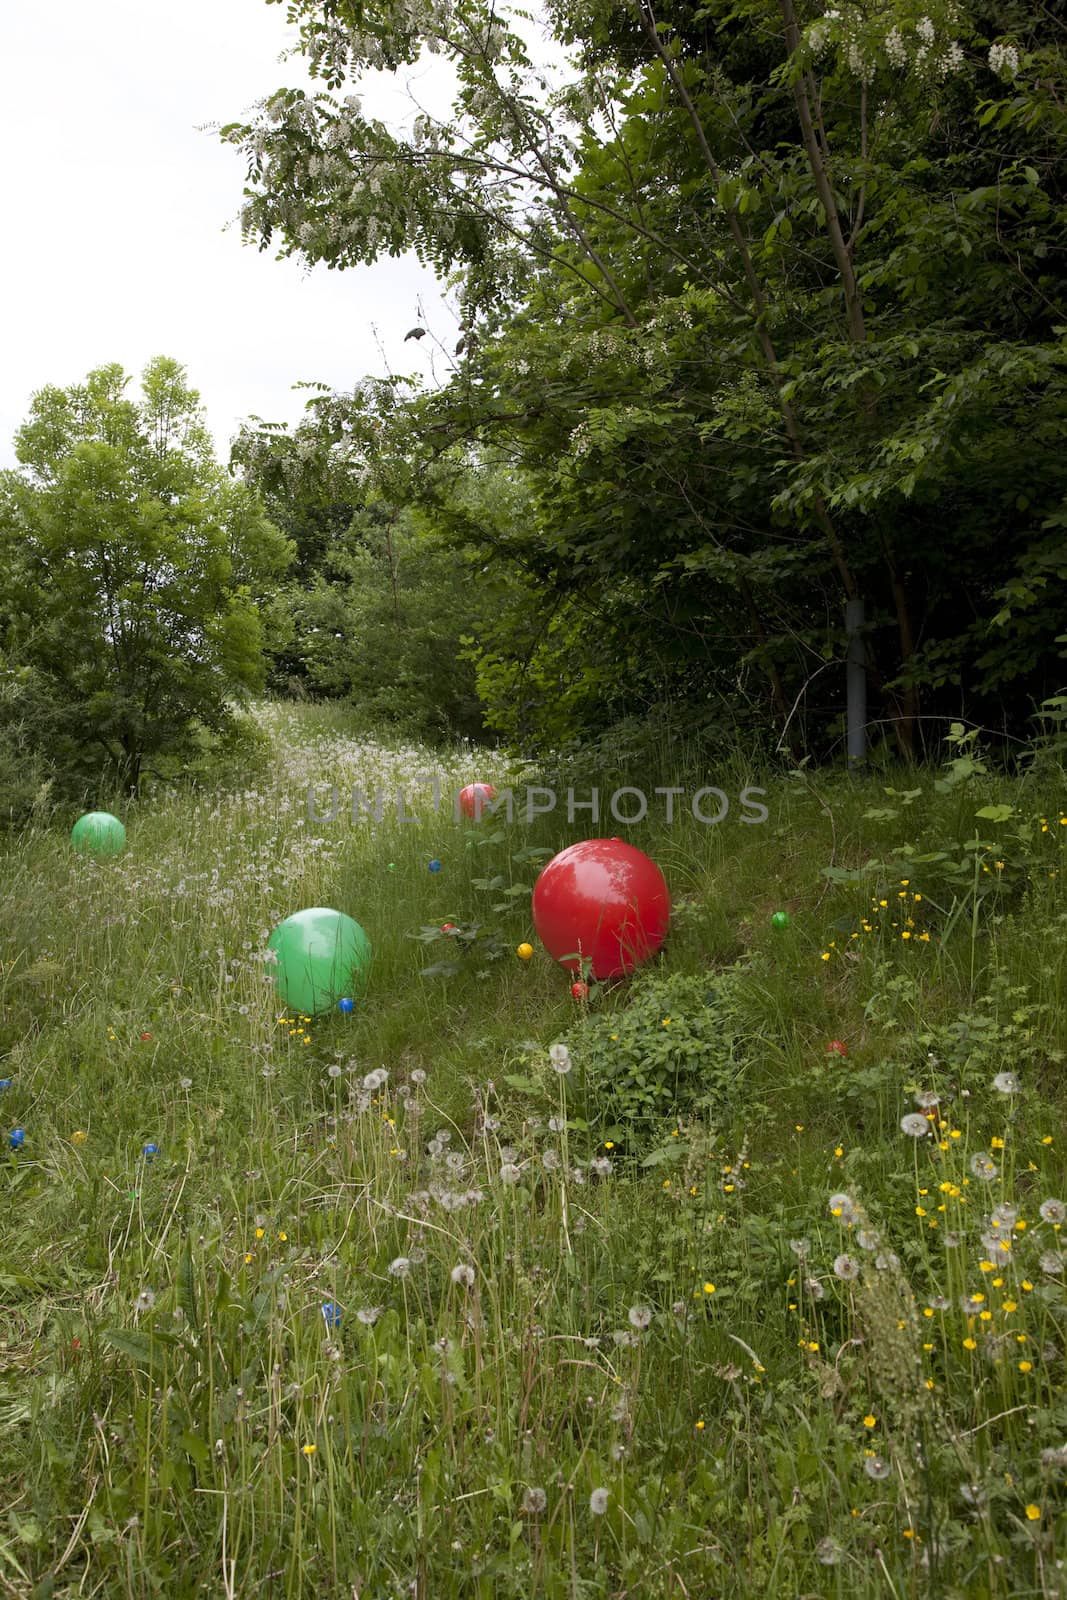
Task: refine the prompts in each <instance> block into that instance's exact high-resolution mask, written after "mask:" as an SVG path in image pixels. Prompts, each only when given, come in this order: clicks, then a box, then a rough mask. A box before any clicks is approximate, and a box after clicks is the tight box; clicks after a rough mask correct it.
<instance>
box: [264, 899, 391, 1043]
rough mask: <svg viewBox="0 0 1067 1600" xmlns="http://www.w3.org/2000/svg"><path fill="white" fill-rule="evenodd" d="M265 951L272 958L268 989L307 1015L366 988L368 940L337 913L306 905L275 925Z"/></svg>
mask: <svg viewBox="0 0 1067 1600" xmlns="http://www.w3.org/2000/svg"><path fill="white" fill-rule="evenodd" d="M267 948H268V949H269V950H273V951H274V953H275V955H276V956H277V958H278V960H277V964H276V966H275V968H274V987H275V988H276V989H277V991H278V993H279V995H280V996H281V998H282V999H283V1000H284V1001H285V1004H286V1005H287V1006H289V1007H290V1008H291V1009H292V1010H293V1011H298V1012H301V1013H303V1015H304V1016H307V1017H315V1016H319V1015H320V1014H321V1013H322V1012H323V1011H329V1010H330V1009H331V1008H332V1007H333V1006H335V1005H336V1004H337V1002H338V1000H341V999H343V998H344V997H345V996H351V995H358V994H359V993H361V992H362V990H363V989H365V988H366V983H367V975H368V973H369V971H370V963H371V946H370V940H369V939H368V938H367V935H366V934H365V933H364V932H363V929H362V928H361V927H360V925H359V923H358V922H354V921H353V920H352V918H351V917H346V916H345V914H344V912H343V911H331V910H330V909H329V907H327V906H312V907H310V908H309V909H308V910H307V911H297V912H295V913H294V914H293V915H292V916H291V917H286V919H285V921H284V922H279V924H278V926H277V927H276V928H275V930H274V932H273V933H272V934H271V936H270V938H269V939H268V940H267Z"/></svg>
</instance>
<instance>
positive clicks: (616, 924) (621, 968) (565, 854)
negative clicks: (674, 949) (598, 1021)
mask: <svg viewBox="0 0 1067 1600" xmlns="http://www.w3.org/2000/svg"><path fill="white" fill-rule="evenodd" d="M532 911H533V921H534V927H535V928H536V929H537V934H538V937H539V938H540V940H541V943H542V944H543V945H544V947H545V949H546V950H547V951H548V953H549V955H550V956H552V957H553V959H554V960H556V961H559V962H561V963H562V965H563V966H565V967H569V968H570V969H571V971H572V972H575V971H586V972H588V973H589V975H590V976H591V977H593V978H617V977H620V976H621V975H622V974H623V973H625V972H629V971H630V970H631V969H632V968H633V967H636V966H639V965H640V963H641V962H642V961H647V960H648V958H649V956H651V955H654V954H655V952H656V951H657V950H658V949H659V947H660V945H661V944H662V943H663V941H664V939H665V938H666V935H667V924H668V923H669V921H670V915H671V897H670V893H669V891H668V889H667V884H666V880H665V879H664V876H663V874H662V872H661V871H660V870H659V868H658V867H657V865H656V863H655V862H654V861H652V860H651V859H650V858H649V857H648V856H646V855H645V853H644V851H642V850H638V849H637V848H636V847H635V846H634V845H632V844H627V843H626V841H625V840H623V839H583V840H581V841H580V842H579V843H578V844H572V845H569V846H568V848H567V849H566V850H561V851H560V853H559V855H558V856H553V858H552V860H551V861H550V862H549V863H548V865H547V866H546V867H545V868H544V870H543V872H542V873H541V876H540V877H539V878H538V880H537V883H536V884H535V885H534V892H533V902H532ZM583 962H584V963H586V965H585V966H583V965H582V963H583Z"/></svg>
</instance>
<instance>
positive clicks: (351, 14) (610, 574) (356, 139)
mask: <svg viewBox="0 0 1067 1600" xmlns="http://www.w3.org/2000/svg"><path fill="white" fill-rule="evenodd" d="M290 14H291V16H292V17H293V19H294V20H296V21H298V22H299V24H300V28H301V39H302V48H303V50H304V53H305V54H306V56H307V57H308V59H309V61H310V63H311V65H312V70H313V71H314V72H315V73H316V74H317V75H318V76H319V78H320V79H321V80H322V82H323V83H324V85H325V92H322V93H316V94H314V95H308V94H305V93H304V92H303V91H296V90H279V91H278V92H277V93H275V94H273V95H272V96H270V98H269V99H268V100H267V101H266V102H265V103H264V106H263V108H262V115H260V116H259V117H257V118H256V119H255V120H254V121H253V122H251V123H249V124H245V125H237V124H235V125H231V126H230V127H229V128H227V129H224V130H223V135H224V137H226V138H227V139H229V140H231V141H232V142H233V143H235V144H237V145H239V146H240V147H241V148H242V150H243V151H244V152H245V155H246V157H247V163H248V166H247V172H248V183H247V187H246V203H245V208H244V212H243V222H244V226H245V230H246V233H247V234H248V236H249V237H254V238H258V240H259V242H260V244H261V246H262V247H264V248H265V247H267V245H269V244H271V243H277V244H280V247H281V249H282V251H283V252H285V253H300V254H302V255H303V256H305V257H306V258H307V259H308V260H310V261H326V262H328V263H329V264H330V265H331V266H340V267H344V266H346V265H349V264H352V263H355V262H360V261H369V260H373V259H375V258H376V257H377V256H378V255H380V254H382V253H383V252H389V253H393V254H395V253H398V252H399V251H401V250H403V249H405V248H414V249H415V250H417V251H418V252H419V254H420V255H421V256H422V258H423V259H424V260H427V261H429V262H432V263H433V264H434V265H435V266H436V267H437V268H438V270H439V271H440V272H442V273H452V274H454V277H455V281H456V282H457V284H458V289H459V296H460V307H461V312H462V317H463V332H462V337H461V339H460V341H459V344H458V345H457V350H456V357H457V361H456V374H455V378H454V380H453V382H452V383H451V384H450V385H448V387H447V388H446V389H445V390H444V392H442V393H441V394H439V395H435V396H427V397H425V399H424V400H421V401H418V402H416V410H417V414H418V416H419V418H420V422H421V428H422V433H423V435H424V436H428V437H431V438H432V437H436V438H438V439H439V440H440V441H441V443H442V448H443V447H444V445H445V443H447V442H452V443H455V442H457V441H461V440H462V441H464V442H465V443H466V444H468V445H475V446H476V447H477V449H478V450H479V451H480V452H482V459H488V460H490V461H494V460H495V461H500V462H507V463H509V464H510V466H511V467H512V468H518V469H519V470H521V471H522V472H523V473H524V474H525V476H526V478H527V480H528V482H529V484H530V486H531V488H532V491H533V494H534V498H535V504H536V508H537V513H538V514H537V517H536V520H535V522H533V523H532V524H531V525H530V526H529V527H528V529H527V532H526V539H525V546H524V548H523V549H522V551H521V552H519V551H518V550H517V549H516V547H515V545H514V543H512V542H510V541H508V540H504V541H501V543H500V544H499V545H498V550H499V553H500V558H501V559H502V560H504V561H506V562H508V563H511V564H512V565H514V566H516V567H517V568H518V569H519V570H520V571H521V572H522V573H523V574H526V575H529V576H532V577H534V579H535V580H536V582H537V583H538V585H539V588H540V590H542V591H543V592H544V594H545V596H546V605H548V606H549V607H550V608H551V614H552V616H553V617H554V618H555V619H556V620H555V623H554V628H555V631H556V633H557V635H558V636H559V637H560V638H563V637H566V636H567V630H566V629H565V628H563V627H562V624H561V613H560V609H559V608H560V607H563V608H565V609H567V608H570V607H571V606H572V605H574V604H576V600H575V596H577V595H579V594H580V595H581V599H582V601H583V603H585V604H587V605H589V606H591V607H593V608H594V609H595V612H596V615H597V617H598V619H599V621H600V623H601V624H602V626H601V627H600V628H599V629H598V630H597V632H596V633H595V636H594V634H593V632H592V630H590V629H585V630H582V629H580V628H575V629H574V630H573V631H572V633H571V635H570V640H571V644H570V645H569V646H568V648H575V647H577V649H578V656H577V659H574V660H573V661H572V667H573V674H572V675H580V674H581V672H582V670H583V669H584V668H586V667H587V668H588V669H589V671H590V674H591V675H594V674H595V675H596V676H597V677H598V680H599V681H601V682H605V681H608V680H610V676H611V674H610V666H611V654H610V651H611V641H612V639H613V638H614V639H615V640H617V641H618V649H617V651H616V653H615V655H614V664H615V668H616V679H617V680H618V679H624V678H628V677H629V678H631V679H632V667H633V663H634V660H635V657H636V658H637V659H639V660H640V661H647V660H649V659H650V658H651V656H652V654H653V652H654V651H658V653H659V655H660V658H661V659H664V658H665V657H669V658H671V660H672V662H673V665H672V666H671V668H670V670H669V671H668V672H667V673H666V678H667V680H668V681H671V680H672V674H673V683H674V685H675V687H676V689H677V690H679V691H681V692H684V693H686V694H689V693H693V692H695V693H696V694H697V696H698V698H707V697H709V696H710V697H714V696H715V695H716V694H717V693H719V692H721V691H722V690H723V689H724V687H725V685H727V684H728V683H729V682H731V681H735V682H741V683H744V684H745V686H746V688H747V686H748V685H749V684H750V683H751V681H752V675H753V674H754V673H755V672H757V671H758V672H759V673H761V674H762V675H763V677H764V680H765V683H766V691H765V696H766V702H769V704H770V706H771V707H773V710H774V712H775V714H776V720H777V722H778V726H779V728H780V729H781V730H784V729H785V728H786V727H787V726H789V725H790V724H791V729H792V731H795V730H796V728H797V726H798V723H799V721H800V718H802V717H803V716H804V708H805V706H808V705H810V707H811V712H812V717H811V722H812V724H814V726H815V727H816V729H817V730H818V733H817V736H818V737H820V738H821V739H822V740H823V741H825V740H827V739H828V738H832V737H833V735H834V732H835V709H834V708H835V706H836V705H839V704H840V699H841V693H840V679H841V676H842V674H841V673H840V666H841V661H842V656H843V652H844V639H843V632H842V627H841V612H842V601H843V600H844V599H846V598H854V597H859V598H862V599H864V600H865V602H866V605H867V626H866V632H865V648H866V652H867V662H868V671H869V678H870V682H871V685H872V687H873V689H874V691H875V696H876V697H877V700H880V703H881V710H880V716H881V718H882V719H883V720H885V721H886V722H887V723H888V724H889V725H891V726H892V728H893V730H894V731H895V734H896V737H897V741H898V745H899V748H900V749H901V750H902V751H903V752H904V753H906V754H913V753H916V752H917V751H918V750H919V749H920V748H921V738H922V728H923V725H924V723H923V719H924V717H929V716H933V717H934V718H935V719H936V718H937V717H939V716H940V717H944V716H945V715H946V714H955V715H958V714H959V713H960V711H961V709H964V708H965V709H966V711H967V712H969V713H970V714H972V715H978V716H980V717H981V718H983V719H985V720H993V719H994V718H995V719H998V720H999V719H1000V718H1001V717H1003V718H1004V720H1005V721H1013V720H1016V721H1017V720H1018V719H1019V718H1020V717H1023V716H1025V715H1026V714H1027V712H1028V711H1029V710H1030V709H1031V708H1032V706H1033V704H1034V702H1035V701H1038V700H1041V699H1043V698H1044V697H1046V696H1047V695H1048V694H1050V693H1052V692H1054V691H1055V690H1056V689H1057V688H1058V687H1060V685H1061V683H1062V675H1063V659H1064V652H1063V640H1062V638H1061V635H1062V626H1060V623H1059V622H1058V621H1057V618H1062V615H1063V603H1064V598H1065V596H1064V590H1063V567H1062V560H1061V558H1060V556H1059V546H1060V543H1061V532H1062V524H1063V506H1064V503H1065V497H1067V466H1065V458H1064V455H1063V452H1062V451H1061V450H1057V449H1056V448H1055V443H1054V442H1055V441H1056V440H1057V439H1059V438H1060V437H1061V436H1062V428H1063V417H1064V408H1065V405H1067V383H1065V378H1067V373H1065V370H1064V363H1065V353H1064V349H1065V347H1064V335H1063V327H1064V326H1065V324H1067V316H1065V312H1067V294H1065V279H1067V272H1065V268H1064V260H1063V253H1062V237H1063V227H1064V222H1065V221H1067V143H1065V136H1067V126H1065V121H1064V117H1063V113H1062V103H1063V93H1062V86H1063V82H1064V77H1065V60H1067V29H1065V27H1064V24H1063V21H1062V19H1061V17H1060V15H1059V12H1058V10H1057V8H1054V7H1047V6H1042V5H1040V4H1036V3H1031V0H968V3H961V0H882V3H880V4H878V5H877V6H873V7H872V6H870V5H868V4H866V3H865V0H864V3H861V0H840V3H839V4H838V5H836V6H835V7H833V8H831V9H826V10H824V9H823V7H822V6H821V5H819V4H813V3H809V0H804V3H799V4H798V3H797V0H740V3H737V0H709V3H708V4H706V5H703V6H701V7H699V8H693V7H690V6H685V5H680V4H675V3H673V0H665V3H664V4H663V5H657V6H655V7H654V8H653V6H652V4H651V0H568V3H567V4H566V5H563V4H562V3H560V4H559V5H553V6H550V8H549V16H550V18H551V22H552V25H553V29H554V33H555V40H556V43H557V45H561V46H563V47H565V49H566V50H567V51H568V52H569V61H568V66H567V68H566V69H565V71H564V72H563V73H562V75H561V76H562V79H563V81H562V82H560V83H559V84H558V86H557V87H556V88H554V89H552V88H550V87H549V85H548V82H547V74H546V72H545V71H544V70H542V69H540V68H538V67H537V66H536V65H535V64H534V63H533V61H532V59H531V49H530V48H529V47H528V46H527V43H526V41H525V39H524V36H523V32H522V29H523V23H522V20H521V15H520V14H518V13H516V14H515V15H514V16H513V17H512V18H510V19H509V17H508V16H507V15H505V13H504V12H502V10H501V9H500V8H499V7H498V6H496V5H493V4H490V3H489V0H455V3H454V4H450V5H449V6H447V7H446V6H440V5H437V4H433V3H431V0H416V3H414V4H411V3H407V0H404V3H400V0H366V3H364V4H362V5H360V6H358V7H350V6H348V5H347V4H340V3H338V4H334V3H326V0H294V3H293V5H292V6H291V8H290ZM423 51H427V52H430V53H436V54H440V55H444V56H445V57H447V58H448V59H449V61H450V62H451V63H452V65H453V67H454V69H455V72H456V78H457V84H458V90H457V95H456V99H455V103H454V106H453V108H452V112H451V114H450V115H449V116H446V117H443V118H436V119H435V118H433V117H429V116H427V115H426V114H425V113H421V112H420V114H419V115H418V116H417V117H416V118H415V119H414V121H413V122H412V124H411V126H410V128H409V129H408V130H406V131H405V132H403V133H397V132H395V131H393V130H391V129H388V128H386V127H384V125H382V124H381V123H380V122H378V121H376V120H374V119H371V118H368V117H366V116H365V115H364V114H363V110H362V106H361V102H360V99H359V96H358V94H351V93H349V94H344V95H342V93H341V91H342V89H343V88H344V87H345V86H346V85H347V84H348V82H349V80H351V79H353V78H355V79H358V76H359V74H360V73H362V72H364V71H367V70H373V69H381V68H386V69H394V70H395V69H396V68H398V67H400V66H402V65H404V64H407V63H411V62H414V61H415V60H417V59H418V58H419V56H420V53H421V52H423ZM356 87H358V83H357V84H356ZM408 436H409V438H410V429H408ZM419 489H420V481H419V479H418V475H417V474H416V475H413V477H412V490H413V492H419ZM521 589H522V584H521V583H519V584H517V585H516V591H517V592H518V591H521ZM627 616H628V618H629V623H628V624H627V621H626V620H625V619H626V617H627ZM527 620H528V619H525V618H523V617H521V616H519V615H517V616H516V619H515V621H516V628H515V635H514V644H515V651H514V654H513V656H512V660H513V661H515V662H517V661H519V660H521V659H522V636H523V634H524V633H525V631H526V621H527ZM594 637H595V643H593V642H592V641H593V639H594ZM668 638H669V639H670V640H671V644H670V646H669V648H667V649H666V650H665V649H664V641H665V640H666V639H668ZM687 640H688V645H687V644H686V642H685V641H687ZM587 642H588V644H587ZM539 648H541V646H539ZM510 651H511V646H510V645H509V643H508V640H507V638H506V637H504V636H503V635H502V634H498V638H497V641H496V644H495V646H494V651H493V657H494V671H495V672H496V673H497V681H503V680H501V679H500V672H501V671H502V672H503V675H504V680H506V677H507V671H508V665H507V663H508V657H509V652H510ZM604 668H607V672H606V673H605V672H603V670H602V669H604ZM830 669H833V673H832V676H826V674H827V673H828V672H829V671H830ZM550 678H551V673H550V672H549V673H548V674H547V676H546V679H545V682H546V685H547V683H548V682H549V681H550ZM835 681H836V683H837V685H838V687H837V690H836V692H833V691H830V690H828V689H827V687H826V686H827V685H828V684H831V683H834V682H835ZM580 698H581V697H580V695H579V696H577V697H576V698H575V704H576V705H577V703H578V701H579V700H580ZM876 703H877V702H876ZM797 708H799V711H798V709H797ZM823 747H825V743H824V745H823Z"/></svg>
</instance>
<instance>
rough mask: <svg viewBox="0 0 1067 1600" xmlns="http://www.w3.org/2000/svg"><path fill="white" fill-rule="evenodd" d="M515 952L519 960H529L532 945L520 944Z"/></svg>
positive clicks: (531, 953)
mask: <svg viewBox="0 0 1067 1600" xmlns="http://www.w3.org/2000/svg"><path fill="white" fill-rule="evenodd" d="M515 954H516V955H517V956H518V958H519V960H520V961H529V959H530V957H531V956H532V955H533V945H532V944H520V945H519V948H518V949H517V950H516V952H515Z"/></svg>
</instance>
